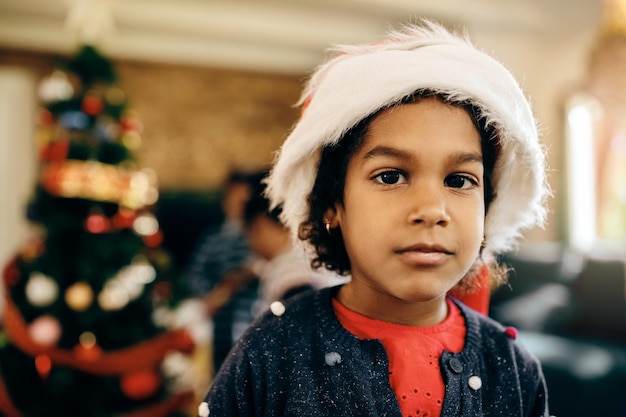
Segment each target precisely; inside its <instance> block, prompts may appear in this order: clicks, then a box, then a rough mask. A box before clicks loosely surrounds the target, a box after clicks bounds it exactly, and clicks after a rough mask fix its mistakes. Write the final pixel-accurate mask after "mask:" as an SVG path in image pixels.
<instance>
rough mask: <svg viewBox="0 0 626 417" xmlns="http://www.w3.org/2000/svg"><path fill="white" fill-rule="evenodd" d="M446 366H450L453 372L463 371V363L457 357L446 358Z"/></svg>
mask: <svg viewBox="0 0 626 417" xmlns="http://www.w3.org/2000/svg"><path fill="white" fill-rule="evenodd" d="M448 368H450V369H451V370H452V372H454V373H455V374H460V373H461V372H463V364H462V363H461V361H460V360H458V359H457V358H450V359H449V360H448Z"/></svg>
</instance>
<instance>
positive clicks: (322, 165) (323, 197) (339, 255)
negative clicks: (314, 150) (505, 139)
mask: <svg viewBox="0 0 626 417" xmlns="http://www.w3.org/2000/svg"><path fill="white" fill-rule="evenodd" d="M429 97H435V98H437V99H439V100H441V101H442V102H444V103H446V104H451V105H453V106H457V107H460V108H462V109H465V110H466V111H467V112H468V114H469V115H470V117H471V118H472V120H473V121H474V124H475V126H476V128H477V129H478V131H479V132H480V135H481V147H482V153H483V165H484V184H485V197H484V198H485V214H486V213H487V210H488V209H489V205H490V203H491V202H492V201H493V199H494V198H495V192H494V187H493V183H492V176H493V170H494V166H495V162H496V159H497V157H498V154H499V151H500V145H499V140H498V135H497V128H496V127H495V126H493V125H488V124H487V121H486V119H485V117H483V116H482V115H481V111H480V109H479V108H478V107H477V106H476V105H474V104H472V103H470V102H467V101H458V100H456V101H455V100H454V99H453V98H451V97H449V96H448V95H445V94H441V93H435V92H433V91H430V90H421V91H418V92H416V93H414V94H412V95H410V96H407V97H405V98H404V99H402V100H400V101H398V102H397V103H394V104H391V105H390V106H387V107H385V108H383V109H380V110H379V111H377V112H375V113H374V114H372V115H370V116H368V117H366V118H365V119H363V120H361V121H360V122H359V123H357V124H356V125H355V126H354V127H352V128H351V129H350V130H348V131H347V132H346V133H345V134H344V135H343V136H342V137H341V139H340V140H339V141H338V142H337V143H336V144H334V145H329V146H325V147H324V148H323V149H322V153H321V157H320V162H319V165H318V169H317V177H316V179H315V183H314V185H313V189H312V190H311V193H310V194H309V197H308V205H309V208H310V210H309V217H308V219H307V220H306V221H305V222H303V223H302V224H301V225H300V228H299V230H298V237H299V238H300V239H301V240H304V241H309V243H310V244H311V245H312V246H313V247H314V248H315V256H314V257H313V259H312V261H311V266H312V267H313V268H315V269H317V268H321V267H325V268H326V269H328V270H330V271H334V272H336V273H338V274H340V275H348V274H349V273H350V258H349V257H348V254H347V252H346V249H345V245H344V241H343V236H342V234H341V231H340V230H339V229H336V230H333V231H332V233H327V232H326V225H325V224H324V215H325V213H326V212H327V210H328V209H332V208H334V206H335V204H336V203H339V204H342V203H343V196H344V186H345V179H346V173H347V169H348V163H349V162H350V160H351V158H352V157H353V156H354V155H355V154H356V153H357V152H358V151H359V149H360V148H361V146H362V145H363V142H364V141H363V139H364V137H365V135H366V133H367V130H368V127H369V125H370V123H371V121H372V120H373V119H374V118H375V117H376V116H377V115H378V114H380V112H382V111H383V110H386V109H388V108H390V107H394V106H398V105H402V104H408V103H416V102H418V101H420V100H423V99H425V98H429ZM490 269H491V271H490V272H491V274H490V276H491V279H492V282H493V283H494V284H499V283H501V282H503V281H504V280H505V276H504V275H505V271H504V269H503V268H501V267H499V266H497V265H495V263H494V264H493V265H490ZM470 275H473V274H468V277H467V278H468V279H467V280H464V281H467V283H468V284H469V282H470V281H471V278H472V277H471V276H470ZM466 287H467V288H470V287H471V285H467V286H466Z"/></svg>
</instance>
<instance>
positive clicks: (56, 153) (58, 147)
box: [39, 139, 70, 161]
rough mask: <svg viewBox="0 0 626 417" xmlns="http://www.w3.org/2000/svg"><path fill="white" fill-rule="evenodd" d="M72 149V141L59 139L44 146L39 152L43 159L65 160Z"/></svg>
mask: <svg viewBox="0 0 626 417" xmlns="http://www.w3.org/2000/svg"><path fill="white" fill-rule="evenodd" d="M69 149H70V142H69V141H68V140H65V139H58V140H55V141H52V142H50V143H48V144H47V145H45V146H43V148H42V149H41V152H40V153H39V159H41V160H42V161H63V160H65V159H66V158H67V153H68V152H69Z"/></svg>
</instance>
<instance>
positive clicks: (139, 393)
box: [120, 369, 161, 400]
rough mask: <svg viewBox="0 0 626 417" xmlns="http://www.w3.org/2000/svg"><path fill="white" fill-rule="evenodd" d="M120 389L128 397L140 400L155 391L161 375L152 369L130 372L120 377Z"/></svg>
mask: <svg viewBox="0 0 626 417" xmlns="http://www.w3.org/2000/svg"><path fill="white" fill-rule="evenodd" d="M120 386H121V388H122V391H123V392H124V394H125V395H126V396H127V397H128V398H132V399H133V400H141V399H144V398H148V397H150V396H151V395H154V393H156V392H157V390H158V389H159V387H160V386H161V376H160V375H159V374H158V373H157V372H155V371H154V370H152V369H146V370H141V371H135V372H131V373H129V374H126V375H123V376H122V377H121V378H120Z"/></svg>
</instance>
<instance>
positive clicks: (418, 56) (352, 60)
mask: <svg viewBox="0 0 626 417" xmlns="http://www.w3.org/2000/svg"><path fill="white" fill-rule="evenodd" d="M335 50H336V51H337V52H338V55H337V56H336V57H335V58H333V59H331V60H330V61H328V62H327V63H325V64H323V65H321V66H320V67H319V68H318V69H317V70H316V71H315V73H314V74H313V75H312V77H311V78H310V80H309V82H308V84H307V86H306V88H305V90H304V92H303V94H302V97H301V99H300V103H299V104H305V106H306V107H305V109H304V110H303V113H302V115H301V118H300V120H299V121H298V123H297V124H296V125H295V127H294V128H293V130H292V131H291V133H290V135H289V137H288V138H287V139H286V140H285V142H284V144H283V146H282V148H281V149H280V151H279V153H278V157H277V159H276V161H275V164H274V166H273V168H272V171H271V173H270V176H269V178H268V188H267V194H268V196H269V198H270V200H271V201H272V204H273V205H278V204H280V205H282V208H283V210H282V220H283V221H284V222H285V224H286V225H287V226H288V227H289V228H290V229H291V231H292V233H293V234H294V237H295V236H297V233H298V228H299V226H300V224H301V223H302V222H304V221H307V220H308V216H309V207H308V196H309V194H310V193H311V190H312V189H313V184H314V182H315V178H316V175H317V167H318V164H319V159H320V155H321V150H322V148H323V147H325V146H328V145H331V144H334V143H336V142H338V141H339V140H340V139H341V138H342V136H343V135H344V133H345V132H346V131H348V130H349V129H350V128H352V127H353V126H355V125H356V124H357V123H358V122H359V121H361V120H363V119H364V118H366V117H367V116H369V115H372V114H373V113H375V112H377V111H378V110H380V109H382V108H385V107H387V106H389V105H392V104H394V103H397V102H399V101H400V100H401V99H403V98H405V97H407V96H409V95H411V94H413V93H415V92H416V91H419V90H429V91H434V92H435V93H442V94H444V95H446V96H448V97H450V98H451V99H452V100H454V101H467V102H470V103H472V104H473V105H475V106H476V107H478V109H480V112H481V115H482V116H484V117H485V118H486V121H487V123H488V124H489V125H492V126H494V127H495V129H496V132H497V135H498V138H499V141H500V145H501V151H500V153H499V156H498V159H497V161H496V165H495V169H494V173H493V185H494V192H495V195H496V197H495V199H494V200H493V201H492V202H491V205H490V207H489V210H488V213H487V217H486V219H485V239H486V244H487V249H488V250H490V251H491V252H492V253H496V252H502V251H504V250H508V249H511V248H512V247H513V246H514V245H515V243H516V241H517V239H518V238H519V237H520V235H521V232H522V231H523V230H524V229H527V228H530V227H533V226H536V225H542V224H543V222H544V220H545V215H546V209H545V205H544V204H545V199H546V197H547V195H548V194H549V188H548V186H547V183H546V177H545V166H544V164H545V160H544V159H545V155H544V150H543V147H542V146H541V144H540V143H539V140H538V134H537V126H536V124H535V120H534V118H533V114H532V111H531V108H530V105H529V103H528V101H527V100H526V98H525V96H524V93H523V92H522V90H521V89H520V87H519V85H518V84H517V82H516V81H515V79H514V78H513V76H512V75H511V73H510V72H509V71H508V70H507V69H506V68H505V67H504V66H503V65H502V64H500V63H499V62H498V61H496V60H495V59H493V58H492V57H490V56H489V55H487V54H485V53H483V52H481V51H479V50H478V49H477V48H476V47H474V46H473V45H472V44H471V42H470V41H469V39H467V38H466V37H459V36H457V35H456V34H453V33H451V32H449V31H447V30H446V29H445V28H443V27H442V26H440V25H438V24H436V23H433V22H431V21H423V22H422V24H421V25H419V26H418V25H410V26H406V27H404V28H403V30H401V31H394V32H391V33H390V36H389V38H388V39H387V40H385V41H382V42H379V43H375V44H367V45H357V46H342V47H338V48H336V49H335ZM309 249H311V248H309Z"/></svg>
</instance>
